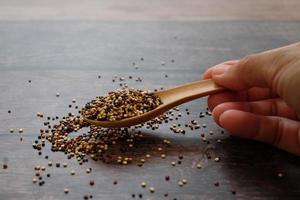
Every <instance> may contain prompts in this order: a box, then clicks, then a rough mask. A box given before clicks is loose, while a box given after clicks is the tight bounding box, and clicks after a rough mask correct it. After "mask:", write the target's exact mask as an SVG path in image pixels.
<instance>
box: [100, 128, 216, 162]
mask: <svg viewBox="0 0 300 200" xmlns="http://www.w3.org/2000/svg"><path fill="white" fill-rule="evenodd" d="M142 135H143V137H141V138H138V139H136V138H135V139H134V141H133V142H128V139H129V140H130V139H131V138H130V137H128V138H121V139H119V140H118V141H116V143H115V144H114V145H110V146H109V147H108V149H107V150H106V151H105V152H102V153H101V159H100V160H98V161H97V162H104V163H106V164H124V165H129V164H136V165H138V166H142V165H143V164H144V163H146V162H148V161H150V160H153V159H157V158H161V159H164V158H165V157H167V156H177V157H178V156H184V155H186V154H194V155H197V157H198V158H202V159H206V158H207V157H208V158H211V157H213V156H214V154H215V153H214V147H213V145H209V144H207V143H206V142H202V141H201V140H200V139H199V138H198V139H195V138H194V137H184V136H183V137H175V138H174V136H172V135H167V137H166V135H164V137H162V136H161V135H159V133H152V132H145V131H144V132H142ZM169 141H170V143H169Z"/></svg>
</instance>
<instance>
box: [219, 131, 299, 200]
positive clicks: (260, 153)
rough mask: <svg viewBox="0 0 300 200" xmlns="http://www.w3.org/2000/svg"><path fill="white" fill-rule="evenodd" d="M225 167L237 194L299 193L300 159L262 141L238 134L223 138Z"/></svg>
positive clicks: (270, 195)
mask: <svg viewBox="0 0 300 200" xmlns="http://www.w3.org/2000/svg"><path fill="white" fill-rule="evenodd" d="M222 152H223V154H224V155H223V156H222V163H223V164H224V167H223V171H224V174H225V175H226V176H228V177H227V180H229V182H230V185H231V186H232V189H233V190H235V191H236V192H237V195H245V194H246V195H247V196H248V198H249V197H250V196H249V195H251V196H252V197H258V198H259V197H270V198H271V197H274V198H275V197H276V198H279V197H280V196H281V197H284V198H288V197H293V198H295V197H296V196H297V197H299V196H300V184H299V180H300V170H299V169H300V159H299V157H297V156H294V155H292V154H289V153H287V152H284V151H281V150H278V149H276V148H274V147H272V146H269V145H265V144H262V143H259V142H255V141H250V140H244V139H239V138H235V137H231V138H228V139H226V140H225V141H224V145H223V147H222Z"/></svg>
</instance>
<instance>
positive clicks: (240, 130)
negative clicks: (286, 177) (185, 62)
mask: <svg viewBox="0 0 300 200" xmlns="http://www.w3.org/2000/svg"><path fill="white" fill-rule="evenodd" d="M208 78H212V79H213V80H214V81H215V82H216V83H217V84H218V85H221V86H223V87H225V88H228V89H229V90H228V91H226V92H223V93H219V94H215V95H212V96H210V97H209V99H208V106H209V108H210V110H212V111H213V112H212V113H213V117H214V120H215V121H216V122H217V123H218V124H219V125H220V126H222V127H223V128H225V129H227V130H228V131H229V132H230V133H231V134H232V135H236V136H240V137H244V138H250V139H255V140H258V141H262V142H265V143H269V144H272V145H274V146H277V147H278V148H281V149H284V150H286V151H289V152H291V153H294V154H297V155H300V122H299V119H300V118H299V116H300V43H296V44H292V45H289V46H286V47H282V48H278V49H274V50H270V51H266V52H262V53H258V54H253V55H250V56H247V57H245V58H243V59H241V60H239V61H227V62H225V63H222V64H219V65H216V66H214V67H211V68H210V69H208V70H207V71H206V72H205V74H204V79H208ZM297 116H298V117H297Z"/></svg>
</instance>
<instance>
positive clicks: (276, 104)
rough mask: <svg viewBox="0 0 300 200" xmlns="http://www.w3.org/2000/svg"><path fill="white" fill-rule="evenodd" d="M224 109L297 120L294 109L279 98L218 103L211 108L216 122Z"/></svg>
mask: <svg viewBox="0 0 300 200" xmlns="http://www.w3.org/2000/svg"><path fill="white" fill-rule="evenodd" d="M226 110H240V111H245V112H249V113H253V114H257V115H264V116H279V117H285V118H289V119H292V120H298V118H297V115H296V113H295V111H294V110H292V109H291V108H290V107H289V106H288V105H287V104H286V103H285V102H284V101H282V100H281V99H269V100H263V101H255V102H227V103H223V104H220V105H218V106H217V107H215V109H214V110H213V117H214V119H215V120H216V122H217V123H219V118H220V115H221V114H222V113H224V112H225V111H226Z"/></svg>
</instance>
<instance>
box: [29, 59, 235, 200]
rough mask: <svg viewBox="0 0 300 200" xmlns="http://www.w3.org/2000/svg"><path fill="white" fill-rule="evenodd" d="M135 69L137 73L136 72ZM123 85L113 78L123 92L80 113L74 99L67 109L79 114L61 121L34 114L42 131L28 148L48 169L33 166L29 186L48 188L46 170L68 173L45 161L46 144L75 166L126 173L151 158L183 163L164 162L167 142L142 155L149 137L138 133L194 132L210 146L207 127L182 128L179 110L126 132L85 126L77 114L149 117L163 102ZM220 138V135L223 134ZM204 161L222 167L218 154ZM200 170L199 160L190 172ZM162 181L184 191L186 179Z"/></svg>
mask: <svg viewBox="0 0 300 200" xmlns="http://www.w3.org/2000/svg"><path fill="white" fill-rule="evenodd" d="M134 66H135V64H134ZM135 69H138V68H137V67H135ZM163 77H165V78H168V76H167V75H164V76H163ZM98 78H99V79H101V76H100V75H99V76H98ZM125 80H126V78H124V77H118V76H114V77H113V79H112V82H114V83H118V84H119V86H121V89H120V90H117V91H114V92H110V93H108V95H106V96H103V97H97V98H96V99H95V100H92V101H91V102H89V103H87V104H86V105H85V107H84V108H82V109H80V108H79V107H78V105H76V103H77V102H76V99H73V100H72V102H71V103H70V104H69V106H68V107H69V108H75V109H76V110H77V111H78V114H73V113H68V114H66V115H65V116H64V117H59V116H51V117H50V116H47V115H45V114H44V113H41V112H38V113H37V117H38V118H41V119H43V120H44V123H43V127H42V128H40V133H39V135H38V137H37V139H36V140H35V141H34V142H33V144H32V147H33V148H34V149H35V150H36V151H38V155H40V156H42V155H43V156H44V157H45V159H46V160H47V162H48V164H47V165H46V166H43V165H39V164H37V165H36V166H34V177H33V179H32V182H33V184H35V185H37V186H40V187H41V186H44V185H47V183H46V180H47V179H48V178H50V177H52V175H51V174H50V173H47V171H48V170H47V168H54V167H55V168H67V167H68V163H66V162H65V163H61V162H60V161H55V160H51V161H50V158H49V156H48V155H44V153H42V152H43V149H44V148H45V147H46V142H47V141H48V142H49V143H50V145H51V150H52V151H53V152H63V153H65V155H66V157H67V158H68V159H75V160H77V162H78V164H79V165H83V164H84V163H86V162H89V160H90V159H92V160H94V161H97V162H103V163H108V164H111V163H113V164H118V165H122V166H124V167H125V166H127V165H129V164H130V165H131V166H132V165H136V166H138V167H143V166H144V165H146V164H147V163H148V162H150V161H151V159H150V158H151V157H156V158H159V159H165V160H164V161H165V162H166V166H167V167H171V168H173V167H176V166H177V165H181V164H182V162H184V159H183V155H178V159H175V160H172V161H167V160H168V159H167V156H168V148H170V147H172V145H173V143H172V141H171V140H167V139H163V138H161V139H160V140H161V141H159V142H157V146H156V145H153V148H155V149H152V150H151V151H149V152H151V153H147V154H145V155H141V152H139V148H138V145H139V144H140V143H142V142H143V141H147V137H145V135H144V134H142V132H141V130H142V129H150V130H157V129H159V127H160V126H161V125H164V126H169V130H170V132H172V133H174V134H179V135H182V136H184V135H185V134H186V131H192V132H193V131H194V132H195V133H196V132H197V133H199V139H200V140H202V141H203V142H204V143H207V144H209V141H207V140H206V137H207V136H208V135H212V134H213V131H209V132H208V130H206V127H207V126H206V124H200V123H199V122H198V121H200V120H197V119H191V120H190V121H189V122H185V123H181V122H180V120H179V119H180V118H182V117H185V118H189V115H190V111H189V109H184V110H180V108H174V109H172V110H170V111H168V112H166V113H164V114H163V115H161V116H159V117H157V118H155V119H153V120H151V121H148V122H146V123H143V124H139V125H136V126H132V127H128V128H115V129H109V128H102V127H97V126H93V125H91V124H88V123H87V122H85V121H84V120H83V118H82V117H81V112H83V113H84V115H85V116H86V117H88V118H90V119H97V120H120V119H124V118H128V117H131V116H136V115H140V114H142V113H144V112H148V111H149V110H152V109H155V108H156V107H157V106H159V105H160V104H161V101H160V100H159V99H158V98H157V97H156V96H154V95H153V93H151V92H145V91H141V90H134V89H129V88H128V87H127V83H126V82H125ZM128 80H132V81H134V80H135V81H136V82H142V79H141V78H140V77H137V78H136V79H134V78H133V77H132V76H129V77H128ZM118 81H119V82H118ZM124 86H125V87H124ZM161 89H163V88H161ZM155 91H157V90H155ZM60 95H61V94H59V95H58V94H56V97H57V98H59V97H60ZM210 115H211V113H210V111H208V109H206V110H204V111H202V112H200V113H199V117H198V118H204V117H206V116H210ZM198 129H199V130H198ZM200 130H201V131H200ZM79 131H80V134H74V135H73V136H70V134H71V133H76V132H79ZM82 132H84V133H82ZM200 133H201V134H200ZM222 133H224V132H223V131H222ZM217 143H221V140H218V141H217ZM47 146H48V145H47ZM45 152H46V150H45ZM137 155H138V156H137ZM205 155H206V157H207V158H206V159H210V160H214V161H215V162H219V161H220V158H219V157H218V156H217V155H216V154H211V153H207V154H205ZM154 160H155V159H154ZM202 167H203V163H201V160H200V161H199V162H198V163H193V164H192V166H191V168H193V169H192V170H199V169H201V168H202ZM67 169H68V168H67ZM92 171H93V169H92V168H87V169H85V172H86V173H87V174H89V173H92ZM76 173H77V172H76V171H74V170H70V172H69V174H70V175H71V176H74V175H76ZM162 176H164V177H165V178H164V179H165V181H167V182H169V183H170V184H171V181H170V180H172V179H177V180H176V181H175V185H174V187H185V185H186V184H188V179H187V178H186V177H181V178H180V179H178V177H172V176H170V174H166V175H162ZM45 177H46V178H45ZM111 183H112V186H113V187H118V180H112V182H111ZM95 184H97V183H96V182H95V181H94V180H90V181H89V185H90V186H91V187H92V186H93V185H95ZM172 184H174V182H172ZM213 185H215V186H216V187H218V186H219V185H220V184H219V182H215V183H212V186H213ZM100 187H101V186H100ZM136 187H137V188H140V189H141V190H143V191H144V192H141V193H131V194H129V197H128V198H138V199H142V198H143V195H144V196H145V194H146V193H145V192H147V196H149V195H153V193H155V191H156V189H157V188H155V185H151V184H149V182H148V181H147V180H141V181H140V184H138V185H137V186H136ZM145 189H146V191H145ZM71 192H72V189H71V188H68V187H65V188H63V189H62V193H64V194H65V195H68V194H69V193H71ZM96 192H97V190H95V193H96ZM129 192H130V191H129ZM95 193H94V194H92V193H91V192H89V193H87V194H83V196H82V198H83V199H92V198H93V195H95ZM232 194H235V191H232ZM162 198H167V199H170V198H171V199H178V198H177V197H175V196H173V195H172V194H170V193H169V192H168V191H165V192H164V195H163V197H162ZM162 198H160V199H162Z"/></svg>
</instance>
